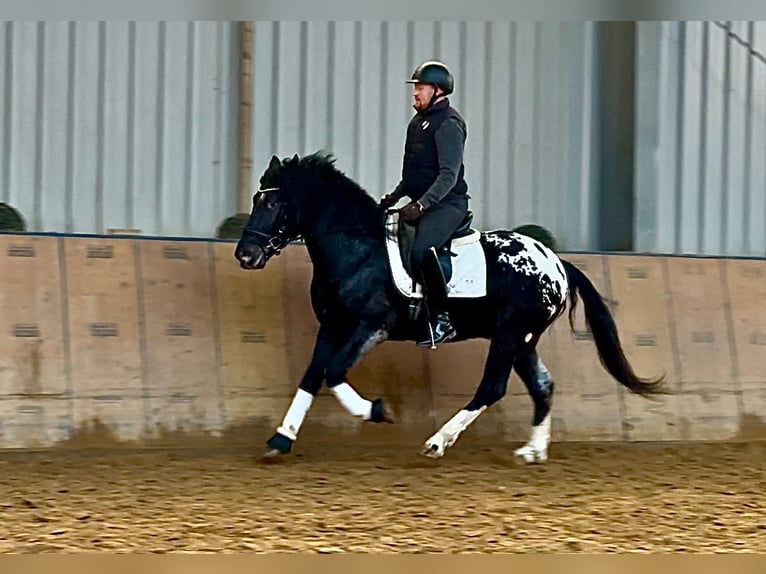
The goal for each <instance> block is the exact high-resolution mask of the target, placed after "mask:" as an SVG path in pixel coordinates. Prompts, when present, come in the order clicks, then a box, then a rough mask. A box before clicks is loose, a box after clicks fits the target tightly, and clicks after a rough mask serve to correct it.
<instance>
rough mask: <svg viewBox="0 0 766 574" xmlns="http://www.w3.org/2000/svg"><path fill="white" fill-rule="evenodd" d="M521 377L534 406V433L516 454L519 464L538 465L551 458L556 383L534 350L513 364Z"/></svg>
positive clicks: (520, 356)
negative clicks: (552, 418)
mask: <svg viewBox="0 0 766 574" xmlns="http://www.w3.org/2000/svg"><path fill="white" fill-rule="evenodd" d="M513 368H514V369H515V370H516V373H517V374H518V375H519V378H520V379H521V380H522V381H523V382H524V385H525V386H526V387H527V391H528V392H529V396H530V397H532V402H533V403H534V406H535V412H534V415H533V416H532V432H531V435H530V438H529V441H527V444H525V445H524V446H522V447H521V448H518V449H516V450H515V451H514V455H516V457H517V459H518V460H519V462H524V463H528V464H529V463H535V462H544V461H546V460H547V459H548V445H549V444H550V441H551V404H552V402H553V387H554V385H553V381H552V380H551V376H550V373H549V372H548V369H547V368H546V367H545V365H544V364H543V362H542V361H541V360H540V357H538V355H537V352H536V351H535V350H531V351H528V352H524V353H522V354H520V355H519V356H518V357H517V358H516V361H515V362H514V364H513Z"/></svg>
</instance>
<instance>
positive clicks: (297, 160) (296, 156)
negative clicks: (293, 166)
mask: <svg viewBox="0 0 766 574" xmlns="http://www.w3.org/2000/svg"><path fill="white" fill-rule="evenodd" d="M293 161H294V162H295V163H298V162H299V161H301V158H299V157H298V154H297V153H296V154H295V155H294V156H293Z"/></svg>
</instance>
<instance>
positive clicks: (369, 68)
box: [253, 22, 597, 249]
mask: <svg viewBox="0 0 766 574" xmlns="http://www.w3.org/2000/svg"><path fill="white" fill-rule="evenodd" d="M254 35H255V37H254V46H255V48H254V52H255V54H254V59H253V83H254V88H253V90H254V103H253V105H254V116H253V158H254V168H253V169H254V179H255V183H256V184H257V179H258V177H260V174H261V173H262V172H263V170H264V169H265V167H266V165H267V163H268V159H269V158H270V157H271V155H272V154H273V153H276V154H278V155H280V156H292V155H293V154H295V153H298V154H304V153H311V152H314V151H317V150H318V149H325V150H327V151H331V152H333V153H334V154H335V155H336V157H337V158H338V166H339V167H340V168H341V169H343V170H344V171H345V172H346V173H347V174H348V175H349V176H351V177H352V178H354V179H355V180H356V181H358V182H359V183H360V184H361V185H362V186H363V187H364V188H365V189H366V190H367V191H368V192H369V193H371V194H372V195H373V196H375V197H379V196H381V195H383V193H385V192H387V191H390V190H391V189H393V188H394V186H395V185H396V183H397V182H398V180H399V175H400V172H401V159H402V151H403V146H404V136H405V129H406V125H407V122H408V120H409V118H410V117H411V115H412V113H413V110H412V109H411V107H410V106H411V95H410V94H411V87H410V86H409V85H407V84H405V83H404V82H405V80H406V79H408V78H409V77H410V75H411V73H412V70H413V69H414V67H415V66H416V65H417V64H419V63H420V62H422V61H424V60H428V59H434V58H436V59H441V60H443V61H444V62H446V63H447V64H448V65H449V66H450V67H451V68H452V69H453V71H454V74H455V76H456V78H455V79H456V89H455V94H454V95H453V96H452V98H451V100H452V102H453V104H454V105H455V106H456V107H457V108H458V109H459V110H460V111H461V113H462V114H463V115H464V117H465V118H466V121H467V124H468V141H467V144H466V179H467V181H468V184H469V190H470V193H471V195H472V201H471V207H472V209H473V211H474V214H475V222H476V225H477V226H479V227H481V228H484V229H489V228H496V227H512V226H515V225H518V224H521V223H528V222H534V223H538V224H542V225H545V226H547V227H548V228H550V229H551V230H552V231H553V232H554V233H555V234H556V235H557V237H558V238H559V239H560V241H561V242H562V243H563V244H564V245H565V246H566V247H567V248H572V249H588V248H592V247H594V243H593V241H594V240H593V238H594V236H595V231H596V229H595V227H596V225H595V219H594V205H593V198H594V196H595V193H596V191H597V189H596V185H597V182H596V181H594V178H593V173H594V170H593V169H592V164H593V161H594V158H593V151H594V150H593V143H592V141H591V138H592V134H593V133H595V132H594V130H593V129H592V127H591V126H592V123H593V121H594V119H595V118H594V114H595V113H597V112H596V110H594V104H593V102H594V93H593V92H594V88H593V86H594V82H595V71H594V65H595V63H594V60H595V56H594V54H595V50H594V42H595V41H596V40H595V34H594V24H592V23H553V22H551V23H533V22H524V23H521V22H257V23H256V26H255V32H254Z"/></svg>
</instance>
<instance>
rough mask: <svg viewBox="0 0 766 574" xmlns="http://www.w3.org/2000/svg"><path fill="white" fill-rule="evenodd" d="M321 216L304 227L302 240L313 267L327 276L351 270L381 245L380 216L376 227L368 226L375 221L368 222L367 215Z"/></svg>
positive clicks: (345, 274) (381, 246)
mask: <svg viewBox="0 0 766 574" xmlns="http://www.w3.org/2000/svg"><path fill="white" fill-rule="evenodd" d="M322 219H323V218H321V217H320V218H317V220H316V221H317V225H315V226H312V228H311V229H308V230H307V231H306V233H305V234H304V241H305V243H306V249H307V250H308V252H309V256H310V258H311V261H312V262H313V264H314V266H315V268H317V270H318V271H320V272H321V273H324V274H328V275H329V278H330V279H338V278H340V277H341V276H347V275H349V274H351V273H353V272H355V271H356V270H358V268H359V267H360V265H363V264H364V263H365V261H366V260H367V259H369V258H370V257H372V256H373V255H374V254H375V252H376V250H383V249H385V244H384V241H383V221H382V220H381V222H380V230H377V229H369V227H370V226H371V225H374V224H375V223H374V222H373V223H370V222H369V219H371V218H367V217H360V218H353V217H350V218H345V220H342V221H328V220H327V219H328V218H324V219H325V221H322ZM378 231H379V233H378Z"/></svg>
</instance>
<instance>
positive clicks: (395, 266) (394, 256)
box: [386, 210, 487, 299]
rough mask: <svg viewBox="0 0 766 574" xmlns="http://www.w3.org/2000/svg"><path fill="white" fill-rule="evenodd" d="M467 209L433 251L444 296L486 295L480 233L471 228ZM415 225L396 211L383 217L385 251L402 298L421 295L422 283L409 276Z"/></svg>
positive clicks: (471, 218)
mask: <svg viewBox="0 0 766 574" xmlns="http://www.w3.org/2000/svg"><path fill="white" fill-rule="evenodd" d="M472 224H473V212H471V211H469V212H468V213H467V214H466V216H465V218H464V219H463V221H462V222H461V223H460V225H459V226H458V228H457V229H456V230H455V231H454V232H453V233H452V235H451V236H450V238H449V239H448V240H447V242H446V243H445V244H444V245H443V246H441V248H439V249H438V250H437V255H438V259H439V264H440V265H441V268H442V271H443V273H444V278H445V280H446V281H447V296H448V297H465V298H475V297H484V296H485V295H486V275H487V273H486V264H485V259H484V249H483V248H482V246H481V243H480V242H479V239H480V238H481V233H480V232H479V231H478V230H477V229H474V228H473V227H471V225H472ZM414 239H415V226H413V225H411V224H409V223H407V222H405V221H403V220H401V219H400V218H399V213H398V211H396V210H391V211H389V212H388V213H387V217H386V250H387V252H388V259H389V264H390V267H391V275H392V278H393V280H394V284H395V285H396V286H397V288H398V289H399V291H400V292H401V293H402V294H403V295H404V296H406V297H410V298H413V299H420V298H422V296H423V295H422V286H421V285H420V284H419V283H418V282H417V281H416V280H414V279H413V277H412V265H411V262H410V253H411V251H412V244H413V242H414Z"/></svg>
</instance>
